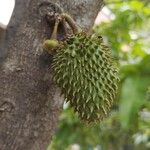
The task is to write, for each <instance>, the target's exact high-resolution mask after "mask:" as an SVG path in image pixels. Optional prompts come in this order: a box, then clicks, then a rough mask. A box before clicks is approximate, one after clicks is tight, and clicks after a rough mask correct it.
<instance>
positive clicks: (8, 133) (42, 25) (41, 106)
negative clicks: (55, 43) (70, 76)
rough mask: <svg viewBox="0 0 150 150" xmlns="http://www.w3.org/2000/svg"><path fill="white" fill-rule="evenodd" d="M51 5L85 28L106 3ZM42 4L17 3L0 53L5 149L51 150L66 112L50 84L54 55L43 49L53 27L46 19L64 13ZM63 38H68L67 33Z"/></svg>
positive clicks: (0, 140)
mask: <svg viewBox="0 0 150 150" xmlns="http://www.w3.org/2000/svg"><path fill="white" fill-rule="evenodd" d="M45 2H49V0H45ZM50 2H53V3H58V4H59V5H60V6H61V7H62V8H63V10H64V12H68V13H69V14H71V15H72V16H73V17H74V18H75V19H76V21H77V23H78V24H79V25H80V26H82V27H84V28H86V29H89V28H91V27H92V25H93V23H94V19H95V17H96V16H97V14H98V11H99V10H100V8H101V6H102V4H103V2H102V0H63V1H62V0H51V1H50ZM41 3H43V0H16V5H15V9H14V12H13V15H12V18H11V21H10V23H9V26H8V28H7V31H6V38H5V44H4V46H3V47H1V49H0V150H46V148H47V146H48V144H49V142H50V140H51V138H52V135H53V134H54V132H55V130H56V127H57V122H58V116H59V113H60V111H61V110H62V105H63V97H60V90H59V89H58V88H57V87H56V85H55V84H54V83H53V81H52V80H51V75H52V70H51V67H50V65H51V62H52V56H49V55H47V54H46V53H45V52H43V49H42V43H43V41H44V39H47V38H48V37H50V33H51V31H52V27H53V25H52V24H51V25H50V24H48V23H47V22H46V19H45V14H46V13H47V12H48V11H52V10H53V11H56V12H57V11H59V9H58V8H57V7H53V5H52V4H48V3H43V4H41ZM45 4H46V5H45ZM59 37H60V38H63V29H62V30H60V32H59Z"/></svg>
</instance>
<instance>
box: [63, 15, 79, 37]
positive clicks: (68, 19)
mask: <svg viewBox="0 0 150 150" xmlns="http://www.w3.org/2000/svg"><path fill="white" fill-rule="evenodd" d="M62 17H63V18H64V19H65V20H66V22H67V23H68V24H69V26H70V27H71V29H72V31H73V33H74V34H76V33H79V29H78V26H77V24H76V22H75V21H74V20H73V19H72V18H71V16H70V15H68V14H66V13H62Z"/></svg>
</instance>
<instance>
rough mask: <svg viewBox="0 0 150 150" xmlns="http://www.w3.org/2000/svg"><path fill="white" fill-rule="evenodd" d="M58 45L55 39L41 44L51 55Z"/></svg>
mask: <svg viewBox="0 0 150 150" xmlns="http://www.w3.org/2000/svg"><path fill="white" fill-rule="evenodd" d="M58 45H59V42H58V41H57V40H55V39H50V40H46V41H44V43H43V48H44V49H45V50H46V51H47V52H48V53H49V54H51V53H52V51H53V49H54V48H56V47H57V46H58Z"/></svg>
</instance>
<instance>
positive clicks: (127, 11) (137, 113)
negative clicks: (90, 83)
mask: <svg viewBox="0 0 150 150" xmlns="http://www.w3.org/2000/svg"><path fill="white" fill-rule="evenodd" d="M106 6H107V7H108V8H109V9H110V10H111V12H112V13H113V15H114V19H112V20H110V21H109V22H103V23H101V24H100V25H98V26H95V27H94V29H93V30H94V32H95V33H96V34H100V35H102V36H103V38H104V41H105V42H106V43H107V44H108V45H109V46H110V47H111V49H112V54H113V56H114V59H116V60H118V65H119V66H120V78H121V81H120V84H119V92H118V97H117V99H116V103H115V104H114V107H113V110H112V112H111V115H110V117H109V118H107V119H105V120H104V121H102V122H100V123H98V124H96V125H86V124H84V123H82V122H81V121H80V120H79V119H78V117H77V116H76V115H75V114H74V112H73V110H72V109H71V108H69V106H68V105H67V104H65V105H64V111H63V112H62V114H61V116H60V123H59V128H58V130H57V132H56V135H55V137H54V138H53V141H52V143H51V144H50V146H49V148H48V149H49V150H73V146H72V145H74V144H76V145H77V146H78V148H76V150H77V149H80V150H148V149H149V148H150V2H149V0H124V1H121V0H107V1H106ZM74 150H75V149H74Z"/></svg>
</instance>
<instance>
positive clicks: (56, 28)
mask: <svg viewBox="0 0 150 150" xmlns="http://www.w3.org/2000/svg"><path fill="white" fill-rule="evenodd" d="M59 22H60V20H59V19H58V18H56V19H55V25H54V29H53V32H52V35H51V39H55V40H57V30H58V25H59Z"/></svg>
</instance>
